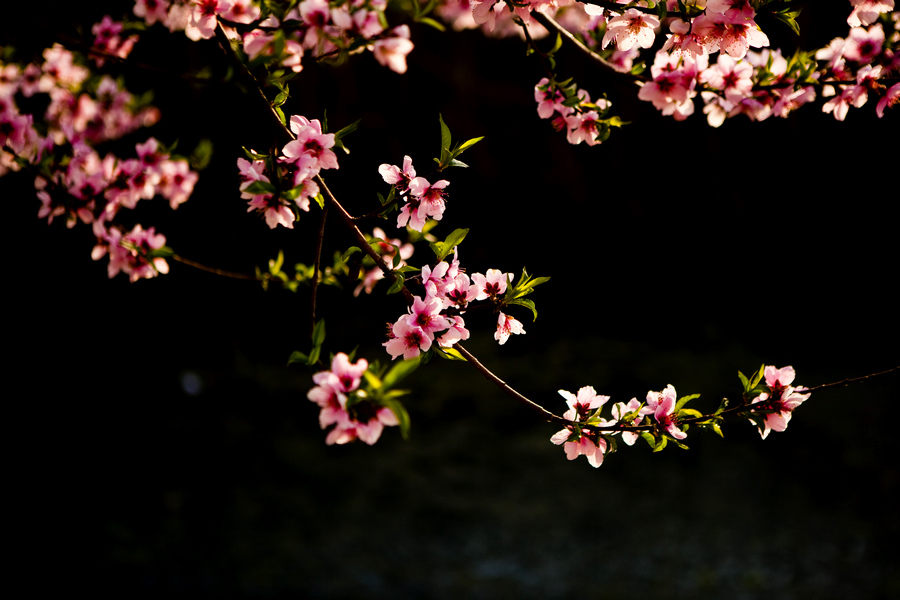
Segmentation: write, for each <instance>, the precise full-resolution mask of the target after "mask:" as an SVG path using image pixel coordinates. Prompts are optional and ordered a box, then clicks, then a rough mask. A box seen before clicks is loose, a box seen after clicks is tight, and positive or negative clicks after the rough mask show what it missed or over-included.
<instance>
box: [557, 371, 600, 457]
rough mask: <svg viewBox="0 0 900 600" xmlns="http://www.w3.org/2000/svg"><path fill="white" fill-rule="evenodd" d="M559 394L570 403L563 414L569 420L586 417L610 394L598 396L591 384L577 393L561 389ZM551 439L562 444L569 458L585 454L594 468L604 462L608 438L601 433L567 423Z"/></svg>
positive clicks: (578, 419)
mask: <svg viewBox="0 0 900 600" xmlns="http://www.w3.org/2000/svg"><path fill="white" fill-rule="evenodd" d="M559 395H560V396H562V397H563V398H565V399H566V404H568V405H569V410H567V411H566V412H565V413H564V414H563V418H565V419H568V420H569V421H580V420H583V419H586V418H587V417H589V416H590V415H591V414H592V413H593V412H594V411H595V410H597V409H598V408H600V407H601V406H603V404H605V403H606V401H607V400H609V396H598V395H597V392H596V391H595V390H594V388H593V387H591V386H585V387H583V388H581V389H580V390H578V394H577V395H575V394H572V393H571V392H567V391H566V390H559ZM550 441H551V442H553V443H554V444H556V445H557V446H559V445H562V446H563V449H564V450H565V452H566V458H568V459H569V460H575V459H576V458H578V457H579V456H581V455H584V456H586V457H587V460H588V463H589V464H590V465H591V466H592V467H594V468H596V467H599V466H600V465H601V464H602V463H603V455H604V453H605V452H606V440H604V439H603V438H602V437H601V436H599V435H592V434H587V433H585V432H584V431H582V429H581V427H580V426H578V425H567V426H566V427H565V428H563V429H561V430H560V431H557V432H556V433H555V434H553V436H552V437H551V438H550Z"/></svg>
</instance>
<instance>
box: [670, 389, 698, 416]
mask: <svg viewBox="0 0 900 600" xmlns="http://www.w3.org/2000/svg"><path fill="white" fill-rule="evenodd" d="M699 397H700V394H691V395H690V396H682V397H681V398H679V399H678V402H676V403H675V410H679V409H680V408H681V407H682V406H684V405H685V404H687V403H688V402H690V401H691V400H694V399H695V398H699ZM698 416H699V415H698Z"/></svg>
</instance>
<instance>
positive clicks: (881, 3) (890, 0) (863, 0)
mask: <svg viewBox="0 0 900 600" xmlns="http://www.w3.org/2000/svg"><path fill="white" fill-rule="evenodd" d="M850 4H852V5H853V12H851V13H850V16H849V17H847V24H848V25H850V27H859V26H861V25H869V24H870V23H874V22H875V21H876V20H878V16H879V15H880V14H881V13H886V12H891V11H892V10H894V0H850Z"/></svg>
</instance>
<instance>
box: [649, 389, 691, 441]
mask: <svg viewBox="0 0 900 600" xmlns="http://www.w3.org/2000/svg"><path fill="white" fill-rule="evenodd" d="M675 404H676V395H675V388H674V387H672V385H671V384H669V385H668V386H666V389H664V390H663V391H661V392H647V408H648V409H649V410H651V411H653V412H652V413H648V414H652V415H653V418H654V419H656V422H657V423H659V424H660V425H662V427H663V429H665V430H666V431H667V432H668V434H669V435H671V436H672V437H673V438H675V439H676V440H683V439H684V438H686V437H687V434H686V433H685V432H683V431H682V430H681V429H679V428H678V419H677V418H676V417H675V415H674V413H675Z"/></svg>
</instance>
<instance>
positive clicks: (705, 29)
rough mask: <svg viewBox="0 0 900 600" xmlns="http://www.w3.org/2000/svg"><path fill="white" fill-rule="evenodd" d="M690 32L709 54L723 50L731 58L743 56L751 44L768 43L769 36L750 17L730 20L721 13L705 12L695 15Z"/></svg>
mask: <svg viewBox="0 0 900 600" xmlns="http://www.w3.org/2000/svg"><path fill="white" fill-rule="evenodd" d="M691 33H692V34H693V35H694V36H695V37H696V39H697V40H698V41H699V42H700V43H701V44H702V45H703V47H704V48H705V49H706V51H707V52H708V53H709V54H712V53H713V52H717V51H719V50H723V51H725V52H727V53H728V54H729V55H730V56H732V57H733V58H744V55H746V54H747V49H748V48H749V47H750V46H752V47H754V48H761V47H763V46H768V45H769V38H768V36H766V34H765V33H763V32H762V30H761V29H760V28H759V26H758V25H757V24H756V22H755V21H753V20H752V19H750V20H745V19H743V18H742V17H738V19H737V20H736V21H735V20H732V19H730V18H729V17H727V16H726V15H725V14H723V13H716V12H707V13H704V14H703V15H701V16H699V17H697V18H696V19H695V20H694V22H693V26H692V28H691Z"/></svg>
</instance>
